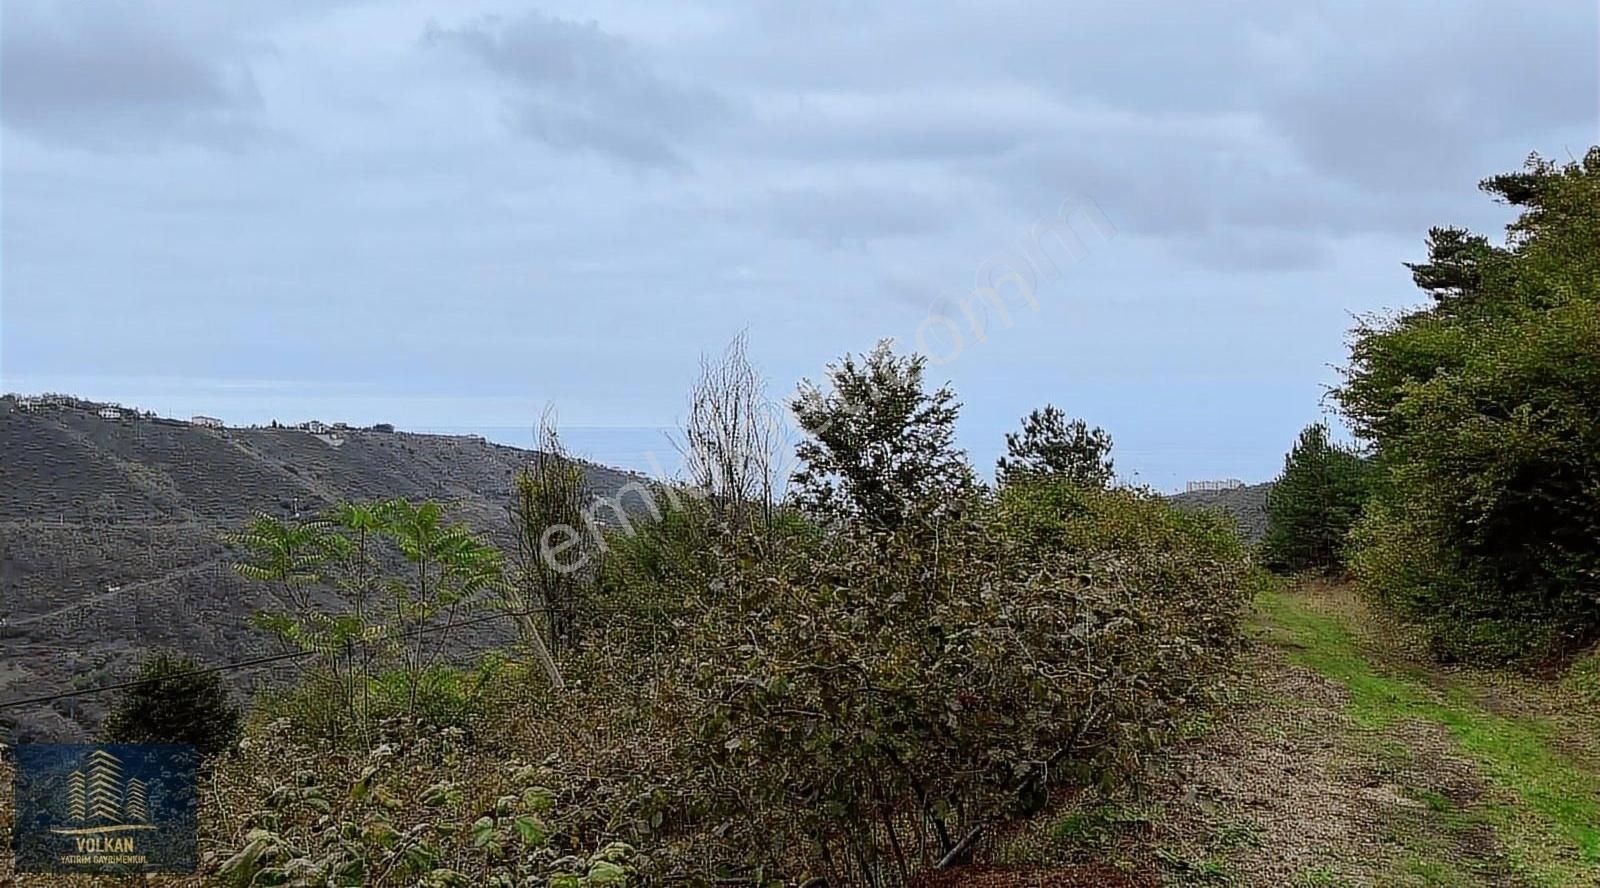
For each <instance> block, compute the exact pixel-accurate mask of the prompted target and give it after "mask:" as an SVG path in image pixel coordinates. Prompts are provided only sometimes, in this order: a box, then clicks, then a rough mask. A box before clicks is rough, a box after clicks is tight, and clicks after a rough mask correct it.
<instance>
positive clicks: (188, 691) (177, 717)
mask: <svg viewBox="0 0 1600 888" xmlns="http://www.w3.org/2000/svg"><path fill="white" fill-rule="evenodd" d="M200 668H201V666H200V664H199V663H197V662H195V661H194V660H192V659H190V658H188V657H181V656H178V655H175V654H171V653H167V652H165V651H158V652H156V653H154V654H152V655H150V656H149V657H147V658H146V659H145V660H144V661H143V662H141V663H140V664H139V670H138V673H137V675H136V676H135V677H134V681H136V682H137V684H134V685H132V686H130V687H128V688H127V689H125V690H123V691H122V693H121V695H120V696H119V697H118V698H117V701H116V703H115V704H113V706H112V708H111V712H110V714H108V715H107V716H106V720H105V723H104V724H103V725H101V729H100V730H101V734H102V735H103V736H104V737H105V739H106V741H107V742H110V743H187V744H190V745H191V746H193V747H194V748H195V750H196V751H197V752H199V753H200V754H201V755H207V756H209V755H215V754H217V753H219V752H222V751H224V750H226V749H228V748H229V747H231V746H232V745H233V743H234V741H235V740H237V739H238V737H239V726H240V710H239V707H238V706H236V705H235V704H234V703H233V701H232V699H231V698H230V696H229V693H228V688H227V686H226V685H224V684H223V681H222V677H221V675H219V674H218V673H215V672H200V671H198V670H200Z"/></svg>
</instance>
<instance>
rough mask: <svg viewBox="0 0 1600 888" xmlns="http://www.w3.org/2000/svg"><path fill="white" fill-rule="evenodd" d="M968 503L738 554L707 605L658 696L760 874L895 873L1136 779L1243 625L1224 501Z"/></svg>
mask: <svg viewBox="0 0 1600 888" xmlns="http://www.w3.org/2000/svg"><path fill="white" fill-rule="evenodd" d="M1059 498H1070V499H1071V500H1072V501H1073V502H1074V508H1073V510H1071V511H1070V512H1069V513H1068V515H1069V517H1067V518H1065V519H1063V518H1061V517H1060V513H1058V512H1057V511H1056V510H1055V509H1053V508H1049V507H1041V504H1042V503H1045V502H1048V501H1050V500H1052V499H1059ZM959 515H960V517H953V518H949V519H947V520H944V521H941V522H940V523H939V525H938V526H937V528H920V529H913V528H909V527H901V528H899V529H896V530H893V531H888V530H882V529H869V528H854V527H853V528H849V529H846V530H842V531H841V532H840V533H838V534H837V535H835V536H833V537H832V538H830V539H828V540H826V541H825V542H823V543H822V544H821V545H820V546H819V547H817V548H816V549H815V550H814V551H805V550H802V551H799V552H795V553H785V554H783V555H780V556H779V557H778V558H776V559H769V560H766V561H760V562H756V561H751V560H747V559H741V558H739V557H737V556H730V557H729V558H728V559H727V560H726V562H725V563H724V564H723V565H722V569H721V571H720V573H719V575H718V577H717V578H716V580H714V581H713V582H714V586H715V588H716V589H717V590H718V593H717V597H716V598H714V599H712V598H709V597H707V598H706V599H705V600H703V601H701V602H697V603H696V604H697V607H698V608H699V609H701V612H702V613H703V614H704V616H703V617H702V619H701V620H700V621H698V622H697V624H696V625H695V626H694V627H693V628H692V629H691V630H690V631H689V633H688V636H687V637H686V638H685V640H684V644H683V648H684V650H683V653H682V654H681V655H680V656H679V657H677V658H675V663H674V666H675V668H673V669H672V670H671V671H670V672H669V673H668V677H667V678H666V679H665V685H666V688H667V689H666V691H665V692H664V694H663V698H662V701H661V703H660V704H659V705H661V706H662V707H663V708H664V711H666V712H669V713H671V719H670V720H673V721H676V722H678V723H682V724H686V725H695V726H698V729H697V733H696V735H695V737H694V740H693V742H692V743H690V744H688V745H687V746H685V747H683V748H682V749H680V750H679V753H678V754H679V755H680V757H681V768H682V770H683V771H685V772H687V773H690V774H693V775H695V779H696V781H698V783H699V785H700V786H701V787H702V791H703V792H704V793H705V794H706V795H707V797H708V800H709V802H710V808H709V809H708V816H709V817H710V819H711V820H712V821H713V822H715V821H718V820H720V823H718V825H717V826H716V827H715V828H714V831H715V832H717V834H719V835H722V836H724V837H725V838H726V839H730V840H735V841H736V842H737V843H738V844H740V845H742V846H744V847H748V848H750V849H752V852H751V856H752V857H753V858H754V860H755V861H760V862H761V863H762V864H763V865H764V869H763V870H762V871H763V872H766V873H768V874H780V875H782V876H783V877H786V878H799V877H801V876H804V875H808V874H809V875H819V874H820V875H825V876H827V877H829V878H830V879H831V880H832V883H835V884H850V883H853V882H855V881H870V882H884V881H895V880H897V879H903V878H905V877H906V875H907V874H908V873H910V872H912V871H915V870H916V869H918V868H920V867H923V866H926V865H927V864H928V863H929V862H930V861H932V860H937V859H938V858H939V857H940V856H942V855H943V854H945V853H947V852H949V851H950V850H951V849H952V847H954V845H955V843H956V842H958V841H959V840H960V839H961V838H962V837H963V836H964V835H966V834H967V833H968V832H970V831H972V830H975V829H980V828H981V827H983V826H984V825H986V824H988V823H989V822H990V821H991V820H992V819H994V818H999V817H1004V816H1008V815H1010V814H1014V813H1017V812H1019V811H1027V810H1030V809H1032V808H1033V807H1035V806H1037V805H1039V804H1040V803H1041V802H1042V799H1043V798H1044V793H1045V789H1046V787H1047V786H1048V785H1049V784H1051V783H1052V782H1058V781H1069V782H1075V783H1080V784H1081V783H1109V782H1115V781H1116V780H1118V779H1120V778H1123V777H1126V776H1128V775H1129V774H1131V773H1133V772H1135V771H1136V770H1137V768H1138V766H1139V765H1140V763H1141V762H1142V760H1143V756H1144V755H1145V754H1146V753H1148V752H1149V751H1150V750H1152V749H1154V748H1155V747H1156V746H1158V745H1159V744H1160V743H1162V742H1163V741H1164V740H1165V739H1167V738H1168V737H1170V736H1172V734H1173V732H1174V731H1175V729H1176V727H1177V725H1178V723H1179V721H1180V720H1181V718H1182V717H1183V713H1184V712H1185V711H1186V709H1187V708H1188V707H1191V706H1195V705H1198V704H1199V703H1200V702H1201V701H1203V700H1204V699H1205V698H1206V694H1207V688H1208V685H1209V683H1210V682H1211V681H1212V680H1213V679H1214V677H1215V676H1216V674H1217V670H1218V669H1219V668H1220V667H1221V665H1222V664H1224V663H1225V662H1227V660H1228V658H1229V656H1230V655H1231V654H1232V653H1233V651H1234V650H1235V648H1236V646H1237V644H1238V641H1239V625H1240V617H1241V614H1242V611H1243V607H1244V604H1245V592H1244V590H1245V589H1246V587H1247V583H1246V578H1247V576H1248V571H1249V568H1248V566H1247V560H1246V558H1245V557H1244V554H1243V550H1242V547H1241V546H1240V545H1239V543H1238V541H1237V540H1236V539H1234V538H1233V537H1232V535H1231V533H1229V532H1228V531H1226V530H1225V529H1224V528H1222V526H1221V524H1220V522H1219V521H1218V520H1217V519H1214V518H1211V517H1210V516H1189V515H1183V514H1180V513H1176V512H1174V511H1173V510H1171V509H1170V508H1168V507H1167V506H1165V505H1164V504H1162V503H1160V502H1159V501H1158V500H1157V499H1156V498H1154V497H1150V496H1147V495H1143V494H1138V493H1134V492H1131V491H1084V490H1082V489H1079V488H1076V487H1073V486H1071V485H1059V486H1042V487H1032V488H1030V487H1019V488H1018V489H1017V491H1016V492H1015V493H1013V494H1011V495H1010V496H1009V497H1002V498H1001V499H1000V500H999V501H982V500H980V501H975V502H973V503H969V504H968V506H967V507H966V508H964V509H962V510H960V512H959ZM1107 528H1109V529H1107ZM929 535H931V536H933V537H934V538H935V539H936V540H937V544H936V545H927V544H926V543H925V541H926V540H927V539H928V537H929Z"/></svg>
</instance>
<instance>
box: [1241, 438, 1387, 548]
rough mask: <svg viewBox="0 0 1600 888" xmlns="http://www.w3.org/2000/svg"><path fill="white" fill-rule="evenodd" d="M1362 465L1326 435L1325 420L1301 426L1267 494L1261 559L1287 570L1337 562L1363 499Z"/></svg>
mask: <svg viewBox="0 0 1600 888" xmlns="http://www.w3.org/2000/svg"><path fill="white" fill-rule="evenodd" d="M1366 470H1367V466H1366V463H1365V461H1364V460H1362V458H1361V457H1360V456H1359V455H1357V454H1356V453H1355V451H1353V450H1351V449H1350V448H1347V447H1341V446H1339V445H1337V444H1334V443H1332V442H1331V441H1329V440H1328V427H1327V426H1326V425H1324V424H1322V423H1320V422H1319V423H1313V424H1312V425H1309V426H1306V428H1305V429H1304V430H1303V431H1301V432H1300V439H1299V440H1298V441H1296V442H1295V445H1294V448H1293V449H1292V450H1290V451H1289V454H1288V455H1287V456H1286V457H1284V461H1283V474H1282V475H1279V476H1278V479H1277V481H1276V482H1275V483H1274V485H1273V488H1272V492H1271V493H1269V494H1268V495H1267V535H1266V538H1265V540H1263V542H1262V545H1263V548H1264V551H1265V554H1266V558H1267V562H1268V563H1269V564H1271V565H1273V566H1276V567H1282V568H1287V569H1289V570H1313V569H1314V570H1328V571H1331V570H1337V569H1338V568H1340V567H1342V566H1343V564H1344V551H1345V538H1346V536H1348V535H1349V533H1350V528H1351V527H1352V526H1354V525H1355V523H1356V520H1357V519H1358V518H1360V517H1361V510H1362V507H1363V505H1364V504H1365V503H1366V497H1367V471H1366Z"/></svg>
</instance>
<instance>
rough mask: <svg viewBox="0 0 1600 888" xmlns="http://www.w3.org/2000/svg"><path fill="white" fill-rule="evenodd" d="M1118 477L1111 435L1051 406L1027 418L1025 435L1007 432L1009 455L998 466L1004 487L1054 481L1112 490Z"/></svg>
mask: <svg viewBox="0 0 1600 888" xmlns="http://www.w3.org/2000/svg"><path fill="white" fill-rule="evenodd" d="M1115 477H1116V471H1115V469H1114V467H1113V465H1112V461H1111V435H1110V434H1109V433H1107V432H1106V430H1105V429H1102V428H1099V427H1095V428H1090V427H1089V424H1088V423H1086V422H1084V421H1083V420H1081V419H1074V420H1070V421H1069V420H1068V419H1067V415H1066V414H1065V413H1063V412H1061V409H1060V408H1059V407H1055V406H1054V405H1050V404H1046V405H1045V406H1044V409H1042V410H1035V411H1033V412H1031V413H1029V414H1028V415H1027V416H1025V417H1023V419H1022V431H1021V432H1007V433H1006V455H1005V456H1002V457H1000V460H999V462H998V463H997V464H996V465H995V478H996V480H998V481H999V482H1000V483H1001V484H1009V483H1012V482H1014V481H1020V480H1025V479H1028V478H1054V479H1059V480H1063V481H1069V482H1071V483H1073V484H1078V485H1081V486H1084V487H1109V486H1110V485H1111V482H1112V479H1113V478H1115Z"/></svg>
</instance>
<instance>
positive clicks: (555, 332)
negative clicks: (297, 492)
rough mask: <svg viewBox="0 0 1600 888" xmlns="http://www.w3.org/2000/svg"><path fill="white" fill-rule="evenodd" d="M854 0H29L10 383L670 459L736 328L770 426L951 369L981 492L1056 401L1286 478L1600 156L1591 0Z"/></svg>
mask: <svg viewBox="0 0 1600 888" xmlns="http://www.w3.org/2000/svg"><path fill="white" fill-rule="evenodd" d="M862 6H863V4H855V3H851V4H846V3H834V2H828V0H821V2H819V0H813V2H809V3H762V2H751V0H741V2H729V3H673V4H621V3H610V2H593V0H590V2H583V3H577V2H572V3H549V4H538V5H532V4H527V3H491V2H481V3H480V2H444V0H436V2H371V3H360V2H343V3H333V2H308V0H293V2H276V3H257V4H239V3H217V2H214V0H193V2H159V3H119V2H106V0H95V2H60V3H55V2H49V3H47V2H33V0H5V2H4V5H3V7H0V8H3V21H0V64H3V70H0V119H3V127H4V129H3V136H4V144H3V183H0V187H3V202H0V211H3V275H4V277H3V286H4V291H3V301H0V330H3V333H0V376H3V379H0V388H4V389H7V390H14V391H25V392H33V391H40V390H47V389H48V390H65V391H70V392H73V393H77V394H81V395H85V396H89V397H95V398H102V399H114V400H120V401H123V402H126V403H130V404H135V405H138V406H142V407H148V408H152V409H155V410H157V411H160V412H163V413H170V414H176V415H183V416H187V415H189V414H191V413H209V414H214V415H217V416H221V417H223V418H225V419H227V420H229V421H230V422H236V423H247V422H254V421H265V420H267V419H270V418H274V417H276V418H279V419H304V418H307V417H312V416H315V417H319V418H322V419H325V420H329V421H332V420H341V419H343V420H346V421H352V422H362V423H366V422H374V421H389V422H393V423H395V424H396V425H399V426H401V427H403V428H406V427H409V428H431V429H440V428H456V429H464V430H465V429H484V428H496V427H508V428H512V429H515V428H526V427H527V426H528V424H529V423H530V422H531V420H532V419H533V417H534V416H536V414H537V413H538V410H539V408H540V406H541V405H543V404H544V403H546V402H554V403H555V404H556V405H557V406H558V408H559V410H560V413H561V418H562V420H563V422H564V423H565V424H568V425H570V426H587V427H595V426H602V427H630V428H638V427H654V426H663V425H670V424H672V423H674V422H675V421H676V420H677V419H678V418H679V416H680V415H681V414H682V412H683V410H682V405H683V403H684V392H685V389H686V387H687V386H688V384H689V383H690V381H691V379H692V378H693V375H694V369H695V365H696V362H697V360H698V359H699V356H700V355H701V354H702V353H703V352H708V351H716V350H719V349H720V348H721V347H722V346H723V345H724V344H725V343H726V342H727V341H728V340H729V339H730V338H732V337H733V336H735V335H736V334H738V333H739V332H740V331H741V330H748V333H749V337H750V350H751V353H752V355H753V356H754V358H755V359H756V361H757V362H758V363H759V365H760V366H761V368H762V369H763V370H764V371H765V372H766V374H767V375H768V377H769V378H770V379H771V381H772V386H773V394H774V395H778V396H781V395H784V394H787V393H788V392H790V391H791V390H792V389H793V386H794V383H795V382H796V381H797V380H798V379H799V378H800V377H802V376H807V375H810V376H813V377H815V376H816V375H817V374H818V373H819V371H820V370H821V368H822V366H823V365H824V364H825V363H826V362H827V361H829V360H830V359H832V358H834V357H836V356H837V355H839V354H840V353H842V352H844V351H846V350H849V351H861V350H865V349H867V348H870V347H871V345H872V344H873V343H874V342H875V341H876V340H878V339H880V338H883V337H890V336H892V337H895V338H896V340H897V342H899V343H900V344H901V345H902V347H904V348H916V347H917V345H918V343H919V338H920V343H921V345H922V347H923V348H924V349H926V350H927V351H928V352H930V353H931V354H932V355H934V356H935V357H936V358H937V363H936V364H935V365H934V366H933V367H932V368H931V372H932V373H933V374H934V375H935V376H936V377H937V378H938V379H940V380H943V379H949V380H951V381H952V383H953V384H954V386H955V388H956V390H957V392H958V393H959V394H960V396H961V397H962V400H963V401H964V402H965V404H966V407H965V410H964V412H963V415H962V425H961V438H962V442H963V444H964V445H966V446H967V447H968V448H969V449H970V450H971V452H972V454H973V457H974V459H975V461H977V462H978V464H979V465H980V467H983V468H987V467H988V466H989V465H992V461H993V458H994V456H995V453H996V451H997V450H998V449H999V448H1000V447H1001V440H1002V435H1003V433H1004V432H1005V431H1006V430H1007V429H1008V428H1010V427H1012V426H1013V425H1014V424H1015V423H1016V420H1017V418H1018V417H1019V416H1020V415H1022V414H1023V413H1025V412H1027V411H1028V410H1029V409H1030V408H1033V407H1036V406H1039V405H1041V404H1043V403H1045V402H1047V401H1048V402H1053V403H1055V404H1057V405H1058V406H1061V407H1062V408H1064V409H1065V410H1067V411H1068V412H1069V413H1071V414H1075V415H1080V416H1083V417H1085V418H1087V419H1089V420H1090V421H1091V422H1093V423H1096V424H1099V425H1102V426H1104V427H1105V428H1107V429H1108V430H1109V431H1111V433H1112V434H1113V436H1114V437H1115V439H1116V441H1117V456H1118V467H1119V469H1121V470H1122V472H1123V473H1124V474H1125V475H1126V476H1129V477H1136V478H1137V479H1138V480H1141V481H1144V482H1147V483H1151V484H1154V485H1156V486H1158V487H1165V488H1171V487H1175V486H1181V484H1182V483H1183V481H1185V480H1189V479H1209V478H1224V477H1229V476H1237V477H1241V478H1245V479H1248V480H1259V479H1265V478H1268V477H1271V476H1272V475H1273V474H1274V473H1275V472H1276V471H1277V469H1278V467H1279V465H1280V461H1281V455H1282V452H1283V451H1284V450H1285V449H1286V447H1287V446H1288V444H1289V443H1290V442H1291V440H1292V438H1293V436H1294V434H1295V433H1296V432H1297V430H1298V429H1299V428H1300V427H1301V426H1302V425H1304V424H1305V423H1306V422H1308V421H1311V420H1314V419H1317V418H1318V417H1319V416H1322V415H1323V414H1324V410H1325V408H1324V405H1323V404H1322V395H1323V393H1324V391H1325V387H1326V386H1327V385H1328V384H1330V383H1331V382H1333V381H1334V380H1335V379H1336V373H1335V371H1334V369H1333V367H1334V366H1335V365H1337V364H1338V363H1339V362H1340V361H1341V360H1342V357H1343V354H1344V348H1343V343H1344V333H1345V330H1346V329H1347V328H1348V327H1349V324H1350V318H1351V315H1352V313H1356V312H1366V311H1371V310H1374V309H1378V308H1381V307H1385V306H1399V305H1405V304H1408V303H1412V302H1414V301H1415V300H1416V299H1417V293H1416V291H1415V290H1414V289H1413V288H1412V286H1411V284H1410V279H1409V275H1408V273H1407V272H1406V270H1405V268H1404V267H1403V266H1402V265H1401V263H1402V262H1404V261H1407V260H1415V259H1417V258H1419V256H1420V255H1421V253H1422V241H1423V236H1424V233H1425V231H1426V229H1427V227H1428V226H1429V225H1434V224H1449V223H1455V224H1466V225H1470V226H1473V227H1478V228H1481V229H1483V230H1486V231H1491V232H1495V233H1498V228H1499V226H1501V225H1502V224H1503V223H1504V222H1505V221H1506V218H1507V216H1506V214H1505V211H1504V209H1503V208H1501V207H1498V206H1496V205H1494V204H1493V203H1491V202H1490V201H1488V200H1487V199H1485V198H1483V197H1482V196H1481V195H1479V194H1478V193H1477V192H1476V190H1475V184H1476V182H1477V181H1478V180H1479V179H1480V178H1482V177H1484V176H1486V175H1489V174H1492V173H1496V172H1502V171H1505V170H1509V169H1513V168H1515V167H1517V166H1519V165H1520V164H1521V162H1522V160H1523V158H1524V157H1525V156H1526V155H1527V154H1528V153H1529V152H1533V151H1537V152H1540V153H1542V154H1544V155H1546V156H1551V157H1557V158H1562V159H1565V158H1568V157H1576V156H1581V155H1582V153H1583V151H1584V150H1585V149H1586V148H1587V147H1588V146H1589V145H1591V144H1594V143H1595V142H1596V141H1597V140H1600V135H1597V132H1596V130H1597V114H1600V111H1597V109H1600V99H1597V88H1596V83H1597V79H1600V77H1597V75H1600V70H1597V60H1596V53H1597V50H1596V46H1597V43H1600V27H1597V21H1596V18H1597V12H1596V4H1595V3H1594V2H1592V0H1566V2H1523V3H1506V2H1477V0H1450V2H1437V3H1411V4H1397V3H1394V2H1387V0H1386V2H1370V3H1365V2H1342V3H1337V4H1333V3H1327V4H1323V3H1317V4H1307V3H1285V2H1282V0H1256V2H1195V0H1166V2H1128V3H1118V4H1106V3H1094V4H1089V3H1062V2H1045V3H1037V4H1024V3H1008V2H994V0H986V2H974V3H940V2H919V3H906V4H897V5H893V6H880V7H878V11H876V12H870V13H869V12H863V11H862V10H861V7H862ZM1063 206H1067V207H1069V208H1080V209H1082V208H1092V211H1085V212H1082V213H1080V214H1079V216H1078V217H1077V219H1078V220H1086V221H1084V224H1079V223H1078V222H1075V223H1074V228H1073V230H1074V231H1076V232H1078V233H1079V234H1080V235H1081V237H1080V238H1079V240H1078V242H1077V244H1075V245H1074V247H1075V248H1074V249H1072V250H1070V251H1061V252H1058V253H1057V254H1056V255H1055V256H1054V257H1053V258H1050V259H1047V260H1044V261H1037V262H1036V263H1035V264H1034V265H1032V266H1029V267H1030V268H1032V269H1033V272H1034V274H1033V275H1032V279H1031V281H1030V282H1031V283H1033V284H1034V285H1035V287H1034V296H1035V301H1036V303H1037V305H1036V307H1033V306H1030V305H1029V304H1028V303H1027V302H1026V301H1025V300H1024V299H1023V298H1022V296H1023V294H1021V293H1020V291H1019V290H1018V289H1017V288H1016V286H1014V285H1013V286H1011V287H1010V288H1006V287H1002V291H1003V292H1005V294H1006V295H1007V297H1008V300H1009V305H1010V306H1011V308H1010V311H1009V312H1008V314H1009V318H1007V317H1005V316H1001V315H998V314H997V313H995V312H993V311H991V312H989V314H988V316H987V324H986V326H985V328H984V336H983V338H981V339H980V338H979V337H977V336H976V335H974V332H973V329H972V327H971V323H970V318H968V317H967V316H966V315H965V314H964V313H963V312H962V311H961V310H960V308H959V306H960V305H961V304H962V302H963V301H964V300H967V299H969V297H970V294H971V292H972V290H973V288H974V286H976V285H981V284H983V283H984V282H985V280H998V279H1000V278H1003V277H1004V270H1005V268H1006V267H1007V265H1006V263H1008V262H1010V263H1012V264H1016V263H1017V262H1018V261H1019V260H1018V259H1017V258H1016V257H1018V256H1019V255H1021V252H1022V251H1025V250H1026V249H1027V244H1028V242H1029V235H1028V232H1029V230H1030V228H1031V227H1032V226H1035V225H1039V224H1041V223H1043V224H1046V225H1048V224H1050V223H1051V222H1052V220H1055V219H1056V217H1057V214H1058V213H1059V212H1060V209H1061V208H1062V207H1063ZM1089 223H1092V224H1089ZM1057 230H1060V229H1059V228H1058V229H1057ZM1057 244H1058V245H1059V241H1057ZM1007 257H1010V258H1007ZM997 269H999V271H997ZM1012 280H1013V284H1014V283H1015V280H1016V278H1013V279H1012ZM980 319H981V318H980ZM1008 320H1009V323H1008V322H1007V321H1008ZM955 335H961V338H960V339H955V338H953V337H954V336H955ZM641 446H648V444H628V445H626V446H621V447H620V449H618V450H617V451H616V452H615V453H612V452H610V451H603V452H599V453H597V454H595V455H598V456H606V457H613V458H615V459H616V460H617V461H623V462H627V461H633V462H637V460H636V459H633V458H632V457H633V456H637V454H632V455H631V456H630V454H629V453H626V452H624V451H627V450H628V449H629V448H636V447H641Z"/></svg>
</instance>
